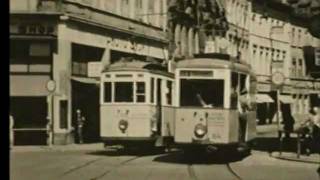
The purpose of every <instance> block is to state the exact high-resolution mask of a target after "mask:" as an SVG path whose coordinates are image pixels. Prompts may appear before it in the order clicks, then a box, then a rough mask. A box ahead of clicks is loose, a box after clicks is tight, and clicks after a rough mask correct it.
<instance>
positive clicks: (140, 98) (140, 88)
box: [136, 82, 146, 102]
mask: <svg viewBox="0 0 320 180" xmlns="http://www.w3.org/2000/svg"><path fill="white" fill-rule="evenodd" d="M145 89H146V88H145V83H144V82H137V89H136V96H137V102H145V92H146V90H145Z"/></svg>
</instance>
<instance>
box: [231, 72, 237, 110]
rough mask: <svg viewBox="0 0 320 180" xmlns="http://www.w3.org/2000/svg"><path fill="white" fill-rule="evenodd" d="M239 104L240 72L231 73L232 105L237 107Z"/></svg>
mask: <svg viewBox="0 0 320 180" xmlns="http://www.w3.org/2000/svg"><path fill="white" fill-rule="evenodd" d="M237 105H238V73H235V72H232V74H231V91H230V107H231V108H237Z"/></svg>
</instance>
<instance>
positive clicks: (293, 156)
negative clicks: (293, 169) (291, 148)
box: [270, 152, 320, 164]
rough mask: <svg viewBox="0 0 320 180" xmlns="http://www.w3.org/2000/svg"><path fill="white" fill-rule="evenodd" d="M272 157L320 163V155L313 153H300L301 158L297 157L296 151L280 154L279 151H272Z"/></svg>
mask: <svg viewBox="0 0 320 180" xmlns="http://www.w3.org/2000/svg"><path fill="white" fill-rule="evenodd" d="M270 157H272V158H276V159H280V160H287V161H295V162H302V163H310V164H320V155H319V154H311V155H310V156H306V155H300V158H297V154H296V153H291V152H282V154H281V155H280V153H279V152H272V153H271V155H270Z"/></svg>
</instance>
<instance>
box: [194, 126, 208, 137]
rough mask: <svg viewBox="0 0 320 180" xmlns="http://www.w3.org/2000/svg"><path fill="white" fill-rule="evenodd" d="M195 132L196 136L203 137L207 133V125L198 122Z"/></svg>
mask: <svg viewBox="0 0 320 180" xmlns="http://www.w3.org/2000/svg"><path fill="white" fill-rule="evenodd" d="M194 134H195V135H196V137H199V138H201V137H203V136H204V135H205V134H207V127H206V126H205V125H203V124H197V125H196V126H195V127H194Z"/></svg>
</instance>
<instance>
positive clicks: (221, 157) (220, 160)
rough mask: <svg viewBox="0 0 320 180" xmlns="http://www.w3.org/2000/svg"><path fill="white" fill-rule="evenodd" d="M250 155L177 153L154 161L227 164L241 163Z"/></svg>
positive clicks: (165, 155)
mask: <svg viewBox="0 0 320 180" xmlns="http://www.w3.org/2000/svg"><path fill="white" fill-rule="evenodd" d="M249 155H250V153H246V154H244V153H242V154H241V153H235V152H234V153H230V152H229V153H228V152H222V151H220V152H216V153H210V154H207V153H203V152H202V153H201V152H194V153H191V152H188V153H184V152H183V151H177V152H173V153H169V154H164V155H162V156H158V157H156V158H154V160H153V161H156V162H163V163H173V164H227V163H231V162H236V161H241V160H243V159H245V158H246V157H248V156H249Z"/></svg>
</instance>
